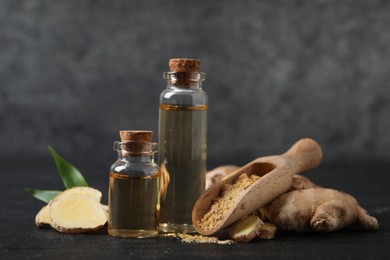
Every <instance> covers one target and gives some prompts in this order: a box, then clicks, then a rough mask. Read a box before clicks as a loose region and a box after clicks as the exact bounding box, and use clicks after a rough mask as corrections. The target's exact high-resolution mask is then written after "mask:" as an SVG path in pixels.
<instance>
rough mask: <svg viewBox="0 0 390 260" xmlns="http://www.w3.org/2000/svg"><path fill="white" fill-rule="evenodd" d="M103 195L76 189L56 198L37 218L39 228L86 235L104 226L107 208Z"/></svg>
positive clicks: (91, 190) (90, 190)
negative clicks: (102, 200)
mask: <svg viewBox="0 0 390 260" xmlns="http://www.w3.org/2000/svg"><path fill="white" fill-rule="evenodd" d="M101 198H102V193H101V192H100V191H99V190H96V189H93V188H90V187H74V188H70V189H67V190H64V191H63V192H61V193H60V194H58V195H57V196H55V197H54V198H53V199H52V200H51V201H50V202H49V204H48V205H45V206H44V207H42V208H41V210H40V211H39V212H38V214H37V215H36V217H35V224H36V225H37V226H38V227H47V226H51V227H53V228H54V229H56V230H57V231H59V232H63V233H84V232H88V231H93V230H96V229H99V228H100V227H102V226H104V224H105V223H106V222H107V218H108V213H107V210H108V209H107V206H106V205H102V204H100V200H101Z"/></svg>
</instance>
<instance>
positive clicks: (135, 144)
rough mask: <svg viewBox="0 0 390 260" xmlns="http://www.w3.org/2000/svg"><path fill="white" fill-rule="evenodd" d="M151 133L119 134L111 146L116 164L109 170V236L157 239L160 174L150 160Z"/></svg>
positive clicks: (124, 132)
mask: <svg viewBox="0 0 390 260" xmlns="http://www.w3.org/2000/svg"><path fill="white" fill-rule="evenodd" d="M152 134H153V132H152V131H120V135H121V142H115V143H114V150H115V151H117V152H118V160H117V161H116V162H115V163H114V164H113V165H112V166H111V170H110V182H109V193H108V234H109V235H111V236H116V237H125V238H148V237H157V236H158V232H159V230H158V229H159V218H160V171H159V168H158V166H157V164H156V163H155V162H154V160H153V156H154V153H155V152H156V146H157V145H156V143H152V142H151V140H152Z"/></svg>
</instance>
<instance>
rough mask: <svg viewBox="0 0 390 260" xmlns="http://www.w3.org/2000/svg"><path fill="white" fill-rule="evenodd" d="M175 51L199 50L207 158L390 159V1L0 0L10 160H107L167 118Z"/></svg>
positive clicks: (191, 53)
mask: <svg viewBox="0 0 390 260" xmlns="http://www.w3.org/2000/svg"><path fill="white" fill-rule="evenodd" d="M171 57H188V58H199V59H200V60H201V62H202V65H201V69H202V71H204V72H205V73H206V74H207V80H206V81H205V82H204V85H203V86H204V90H205V91H206V92H207V93H208V94H209V104H210V107H209V131H208V133H209V142H208V160H209V166H210V167H211V166H215V165H218V164H225V163H237V164H243V163H245V162H247V161H249V160H252V159H253V158H255V157H258V156H263V155H268V154H274V153H281V152H283V151H284V150H286V149H287V148H288V147H289V146H290V145H291V144H293V143H294V142H295V141H296V140H297V139H299V138H301V137H312V138H314V139H316V140H318V142H319V143H320V144H321V145H322V147H323V150H324V162H325V163H336V162H349V163H354V162H367V163H370V162H379V161H390V153H389V152H388V149H389V147H390V134H389V133H390V121H389V115H390V104H389V98H390V88H389V84H390V83H389V82H390V1H379V0H369V1H368V0H367V1H365V0H350V1H340V0H333V1H325V0H322V1H321V0H307V1H291V0H286V1H274V0H270V1H183V0H174V1H97V0H95V1H92V0H91V1H83V0H78V1H64V0H62V1H36V0H20V1H15V0H9V1H4V0H1V1H0V131H1V132H0V133H1V139H0V146H1V150H0V160H1V163H7V162H11V161H16V162H17V163H23V162H24V160H27V159H28V158H31V159H33V160H34V162H40V161H49V160H51V159H50V157H49V154H48V151H47V145H48V144H51V145H52V146H53V147H54V148H55V149H56V150H57V151H58V152H59V153H60V154H62V155H63V156H64V157H65V158H67V159H68V160H69V161H72V162H73V163H74V164H76V165H80V164H83V163H86V162H93V163H95V164H96V165H101V166H106V167H108V165H109V164H111V163H112V161H113V160H114V159H115V154H114V153H113V152H112V142H113V141H115V140H117V139H118V130H120V129H151V130H154V131H157V125H158V123H157V122H158V102H159V101H158V100H159V94H160V92H161V91H162V90H163V89H164V88H165V86H166V84H165V82H164V80H163V79H162V77H161V76H162V73H163V72H164V71H166V70H167V69H168V59H169V58H171Z"/></svg>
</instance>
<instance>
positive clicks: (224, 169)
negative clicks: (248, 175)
mask: <svg viewBox="0 0 390 260" xmlns="http://www.w3.org/2000/svg"><path fill="white" fill-rule="evenodd" d="M238 168H239V167H238V166H236V165H222V166H219V167H217V168H214V169H212V170H211V171H208V172H207V173H206V190H207V189H208V188H210V187H211V186H212V185H213V184H215V183H217V182H218V181H219V180H220V179H221V178H223V177H225V176H226V175H228V174H229V173H231V172H233V171H235V170H237V169H238Z"/></svg>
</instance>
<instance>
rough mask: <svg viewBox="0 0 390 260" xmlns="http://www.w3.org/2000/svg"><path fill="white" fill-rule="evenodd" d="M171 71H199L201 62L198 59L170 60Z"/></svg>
mask: <svg viewBox="0 0 390 260" xmlns="http://www.w3.org/2000/svg"><path fill="white" fill-rule="evenodd" d="M169 69H170V71H177V72H191V71H196V72H197V71H199V69H200V61H199V60H196V59H183V58H179V59H170V60H169Z"/></svg>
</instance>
